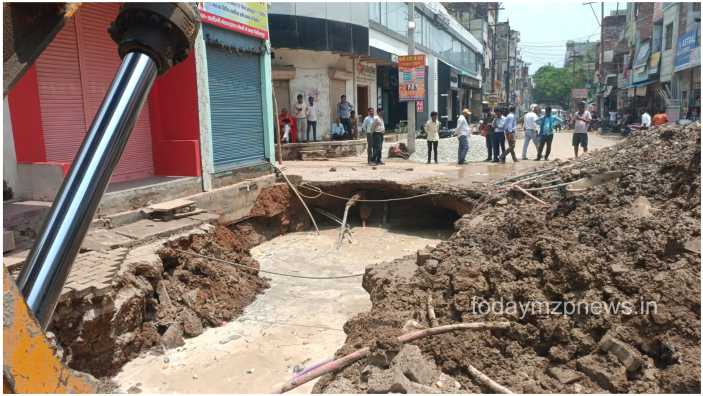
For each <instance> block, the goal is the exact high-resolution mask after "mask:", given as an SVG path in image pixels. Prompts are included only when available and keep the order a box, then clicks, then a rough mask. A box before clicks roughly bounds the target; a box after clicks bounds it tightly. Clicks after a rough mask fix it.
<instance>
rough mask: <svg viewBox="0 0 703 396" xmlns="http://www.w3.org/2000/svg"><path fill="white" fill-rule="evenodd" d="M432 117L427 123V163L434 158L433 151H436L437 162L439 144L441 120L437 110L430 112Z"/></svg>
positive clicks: (435, 160)
mask: <svg viewBox="0 0 703 396" xmlns="http://www.w3.org/2000/svg"><path fill="white" fill-rule="evenodd" d="M430 118H431V119H429V120H427V122H426V123H425V133H426V134H427V163H428V164H429V163H430V161H431V160H432V151H434V163H435V164H436V163H438V162H437V146H438V145H439V121H437V112H436V111H433V112H432V113H430Z"/></svg>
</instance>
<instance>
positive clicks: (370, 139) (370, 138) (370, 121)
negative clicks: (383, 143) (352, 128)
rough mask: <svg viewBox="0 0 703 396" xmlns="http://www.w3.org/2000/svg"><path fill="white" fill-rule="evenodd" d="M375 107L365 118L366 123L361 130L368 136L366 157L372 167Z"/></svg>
mask: <svg viewBox="0 0 703 396" xmlns="http://www.w3.org/2000/svg"><path fill="white" fill-rule="evenodd" d="M373 119H374V115H373V107H369V108H368V112H367V116H366V118H364V122H363V123H361V130H363V131H364V133H365V134H366V157H367V161H368V164H369V165H371V164H372V163H373V162H372V159H373V129H372V128H371V126H372V125H373Z"/></svg>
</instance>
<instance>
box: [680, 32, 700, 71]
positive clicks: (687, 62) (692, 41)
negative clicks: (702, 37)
mask: <svg viewBox="0 0 703 396" xmlns="http://www.w3.org/2000/svg"><path fill="white" fill-rule="evenodd" d="M697 33H698V32H697V31H696V30H691V31H688V32H686V33H684V34H682V35H681V36H680V37H679V39H678V41H677V43H676V57H675V58H674V70H675V71H681V70H685V69H688V68H691V67H693V66H698V65H700V64H701V60H700V47H699V45H697V43H696V35H697ZM696 49H698V51H696ZM696 55H697V56H696Z"/></svg>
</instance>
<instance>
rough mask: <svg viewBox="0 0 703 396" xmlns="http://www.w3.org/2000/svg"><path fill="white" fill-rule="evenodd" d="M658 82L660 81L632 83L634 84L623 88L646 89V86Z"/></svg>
mask: <svg viewBox="0 0 703 396" xmlns="http://www.w3.org/2000/svg"><path fill="white" fill-rule="evenodd" d="M657 81H658V80H644V81H640V82H636V83H632V84H630V85H627V86H625V87H623V88H637V87H644V86H645V85H649V84H654V83H655V82H657Z"/></svg>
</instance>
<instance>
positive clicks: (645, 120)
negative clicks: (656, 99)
mask: <svg viewBox="0 0 703 396" xmlns="http://www.w3.org/2000/svg"><path fill="white" fill-rule="evenodd" d="M641 124H642V129H649V127H651V126H652V116H650V115H649V113H647V110H645V111H643V112H642V122H641Z"/></svg>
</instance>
